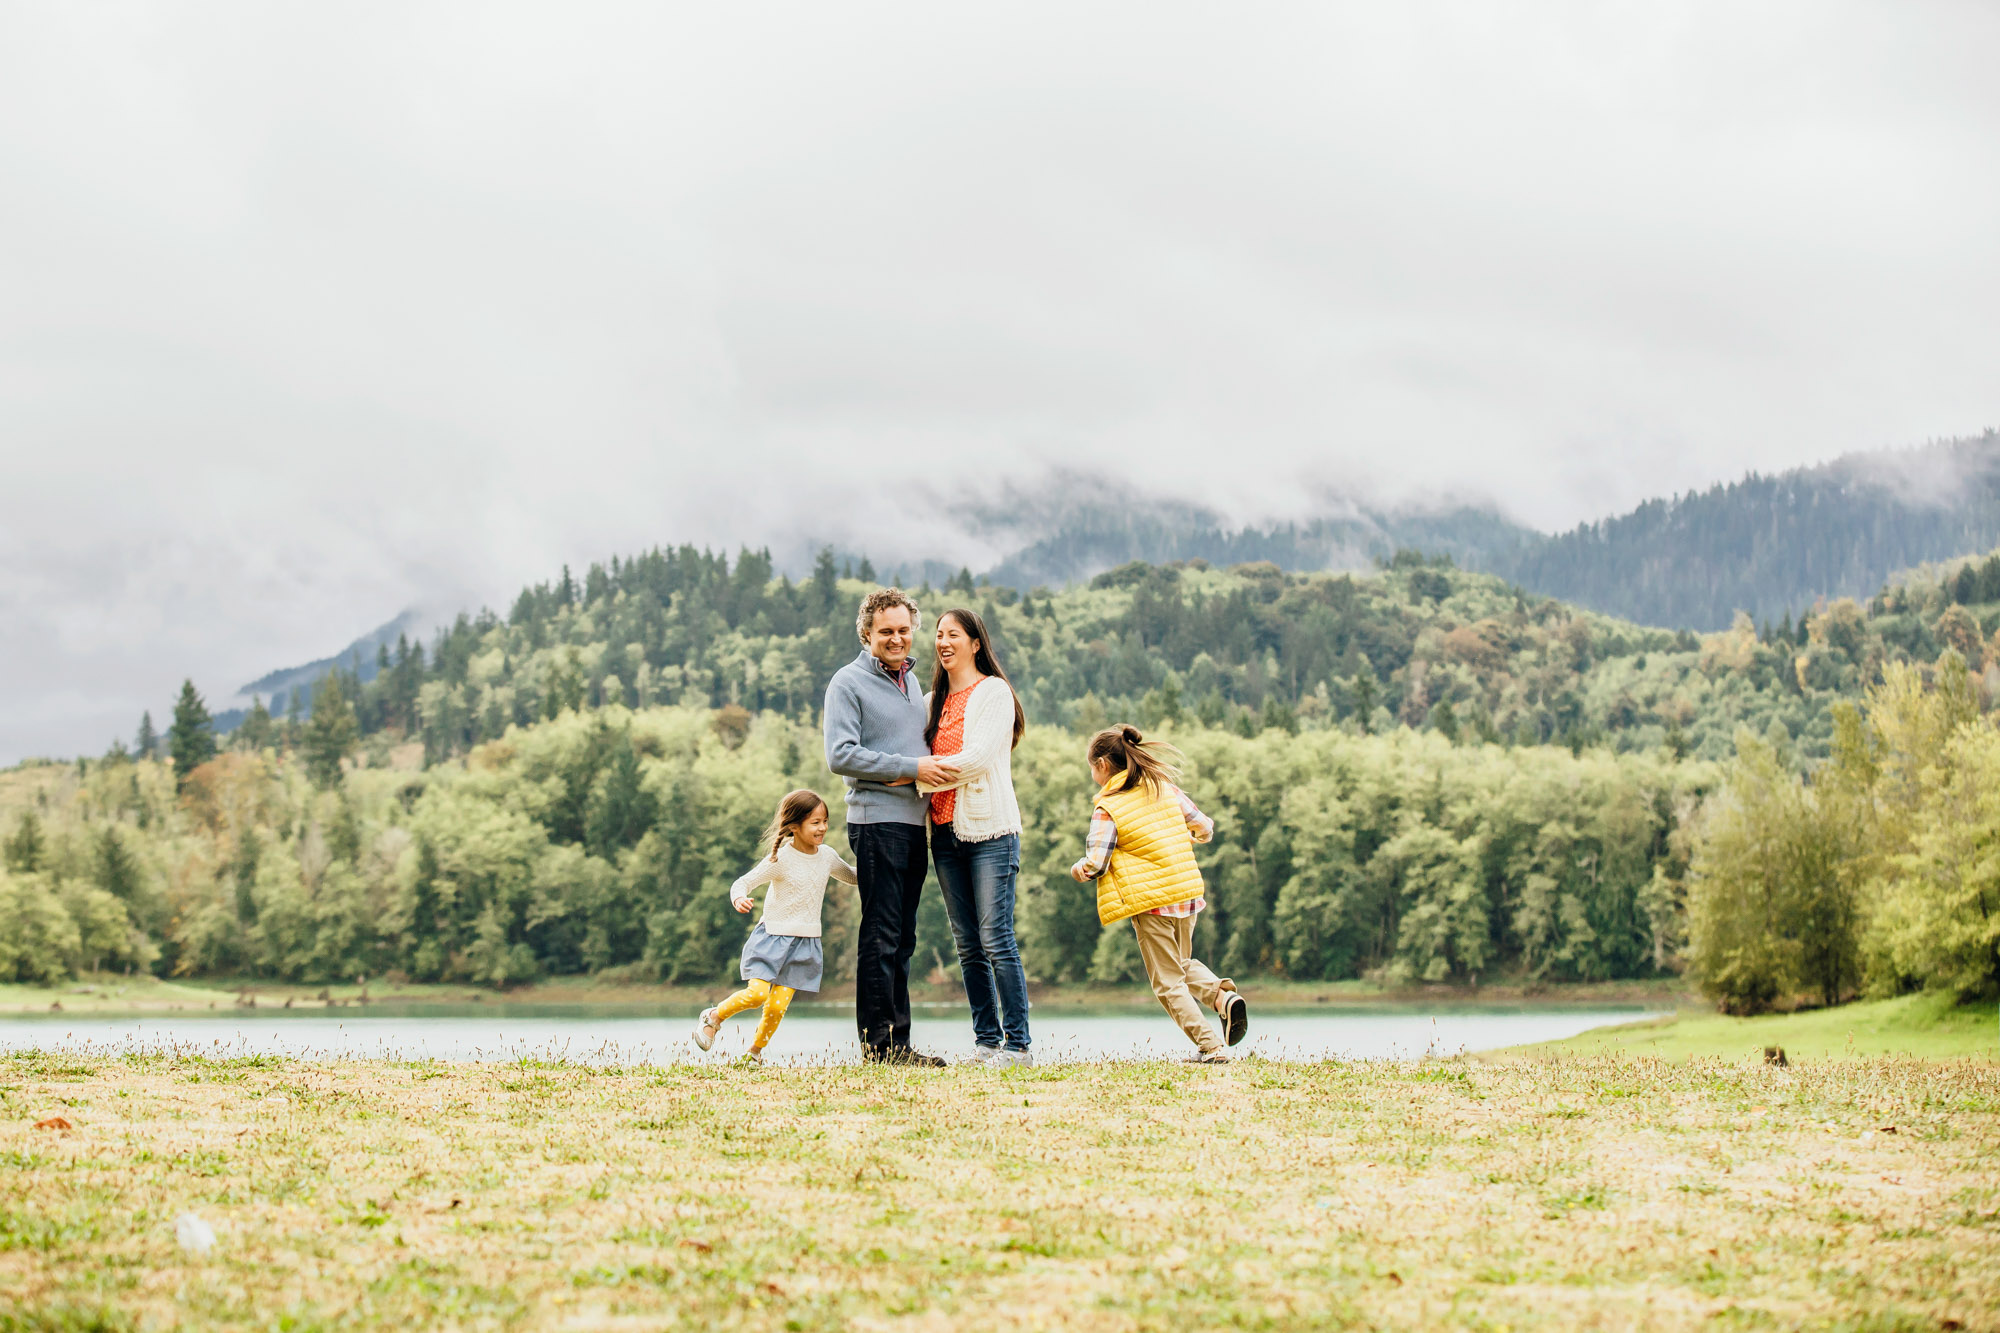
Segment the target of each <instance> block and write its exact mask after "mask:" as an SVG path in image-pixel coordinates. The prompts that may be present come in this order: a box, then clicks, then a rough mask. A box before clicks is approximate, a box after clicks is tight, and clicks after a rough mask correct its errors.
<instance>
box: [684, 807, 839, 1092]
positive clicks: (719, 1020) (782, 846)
mask: <svg viewBox="0 0 2000 1333" xmlns="http://www.w3.org/2000/svg"><path fill="white" fill-rule="evenodd" d="M826 822H827V816H826V801H825V800H824V799H823V798H822V797H821V796H820V794H819V793H818V792H815V791H807V790H804V789H801V790H799V791H795V792H792V793H791V794H789V795H788V796H786V797H785V799H784V800H782V801H780V802H778V813H777V816H776V817H775V818H773V819H772V821H771V827H770V828H769V829H767V830H765V837H766V839H768V840H769V842H770V845H771V854H770V855H769V856H767V857H764V858H763V859H761V860H759V861H758V862H757V864H756V865H754V866H752V867H751V868H750V869H749V870H748V871H747V872H745V874H744V875H743V877H742V878H741V879H739V880H737V881H736V882H735V883H734V884H732V885H730V886H729V899H730V902H731V904H732V905H733V906H734V907H735V908H736V910H737V911H739V912H748V911H749V910H750V909H751V908H752V907H754V906H755V903H754V902H753V901H752V900H751V897H750V891H751V890H752V889H754V888H756V887H757V886H758V885H759V884H768V885H770V886H771V887H770V888H769V889H768V890H767V891H766V892H765V894H764V919H763V920H762V921H759V922H758V923H757V926H756V929H754V930H752V931H751V932H750V938H749V939H748V940H747V941H745V942H744V945H743V962H742V966H741V968H740V969H739V971H740V974H741V975H742V977H743V980H744V982H745V983H746V984H745V985H744V987H743V989H742V990H740V991H737V992H736V993H735V994H734V995H732V996H730V997H729V998H728V999H726V1000H724V1001H723V1002H722V1003H721V1004H719V1005H717V1006H715V1008H713V1009H708V1010H704V1011H703V1013H702V1015H701V1020H700V1021H699V1022H698V1023H696V1024H695V1029H694V1044H695V1045H697V1046H699V1047H701V1049H703V1050H704V1051H705V1050H707V1049H708V1048H709V1047H711V1046H713V1045H714V1044H715V1037H716V1033H717V1032H719V1031H720V1030H721V1028H722V1024H723V1020H725V1019H727V1018H729V1017H731V1016H732V1015H735V1014H740V1013H742V1012H743V1011H744V1010H746V1009H755V1008H757V1007H758V1006H760V1005H761V1006H762V1007H763V1010H764V1015H763V1018H762V1019H761V1020H760V1021H759V1022H758V1024H757V1033H756V1035H755V1036H754V1037H752V1038H751V1039H750V1052H749V1054H747V1055H746V1056H744V1057H743V1058H744V1060H745V1061H746V1062H748V1063H750V1064H753V1065H760V1064H763V1063H764V1047H765V1046H766V1045H768V1044H769V1043H770V1040H771V1036H772V1034H773V1033H775V1032H776V1031H777V1030H778V1024H779V1023H780V1022H782V1021H783V1020H784V1017H785V1010H786V1009H788V1008H789V1007H790V1006H791V1003H792V996H794V995H796V994H797V993H798V992H800V991H805V992H806V993H807V994H817V993H818V991H819V983H820V978H821V976H822V975H823V974H824V973H825V970H826V955H825V952H824V950H823V948H822V946H821V944H820V922H819V909H820V904H821V903H822V902H823V901H825V898H826V881H827V878H828V877H829V876H831V877H832V878H834V879H837V880H839V881H840V882H841V883H843V884H853V883H854V882H855V874H854V867H853V866H851V865H849V864H847V862H845V861H843V860H841V859H840V853H838V852H836V851H834V850H833V848H831V847H829V846H827V845H826Z"/></svg>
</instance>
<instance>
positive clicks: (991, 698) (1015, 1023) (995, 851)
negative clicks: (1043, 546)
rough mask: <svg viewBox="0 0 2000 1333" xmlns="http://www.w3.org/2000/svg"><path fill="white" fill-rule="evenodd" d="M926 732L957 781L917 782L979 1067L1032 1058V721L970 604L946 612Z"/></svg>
mask: <svg viewBox="0 0 2000 1333" xmlns="http://www.w3.org/2000/svg"><path fill="white" fill-rule="evenodd" d="M925 703H926V706H927V707H928V709H929V710H930V711H929V719H928V722H927V724H926V725H925V727H924V739H925V740H926V741H927V742H929V743H930V747H931V754H932V755H933V756H934V757H935V758H937V759H938V761H939V762H940V763H941V764H944V765H946V766H948V767H951V768H952V776H951V781H949V782H948V783H944V784H941V785H938V786H932V785H930V784H928V783H924V782H919V783H918V784H917V789H918V791H920V792H922V793H923V794H924V795H925V796H928V797H929V798H930V817H931V861H932V863H933V864H934V865H936V866H937V875H938V883H939V884H941V885H942V886H943V887H944V905H945V911H946V913H947V914H948V915H949V916H950V918H951V933H952V937H953V939H955V940H956V941H957V943H958V970H959V972H960V974H961V975H962V976H963V978H964V981H965V999H966V1003H968V1004H970V1005H971V1006H972V1034H973V1037H974V1039H975V1040H977V1041H978V1043H979V1048H978V1050H977V1052H976V1053H975V1054H974V1055H973V1057H972V1061H973V1063H975V1064H984V1065H991V1066H993V1067H994V1068H1007V1067H1010V1066H1015V1065H1031V1064H1033V1063H1034V1062H1035V1057H1034V1055H1033V1054H1032V1053H1031V1052H1030V1051H1029V1049H1028V974H1027V973H1026V972H1025V971H1023V970H1022V967H1021V949H1020V946H1019V945H1018V944H1017V943H1016V942H1015V939H1014V882H1015V880H1016V879H1017V878H1018V877H1019V875H1020V872H1021V807H1020V806H1019V804H1018V803H1016V801H1015V800H1014V774H1013V765H1012V756H1013V753H1014V747H1015V746H1016V745H1018V744H1020V742H1021V733H1022V731H1024V730H1025V729H1026V727H1027V718H1026V717H1025V716H1024V715H1023V714H1022V712H1021V703H1020V700H1018V699H1016V698H1015V697H1014V689H1013V686H1011V685H1009V684H1008V683H1007V673H1006V672H1005V671H1002V670H1001V669H1000V663H999V661H998V660H996V659H995V658H994V656H993V643H992V640H991V639H989V638H988V637H987V635H986V622H985V621H983V620H981V619H980V618H979V616H978V615H977V614H975V613H974V612H971V611H966V610H952V611H947V612H945V613H944V614H943V615H942V616H939V617H938V626H937V660H936V663H935V665H934V667H933V668H932V672H931V693H930V698H929V699H928V700H926V701H925Z"/></svg>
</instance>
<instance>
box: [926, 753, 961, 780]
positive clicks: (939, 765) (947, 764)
mask: <svg viewBox="0 0 2000 1333" xmlns="http://www.w3.org/2000/svg"><path fill="white" fill-rule="evenodd" d="M958 768H959V764H958V760H957V759H956V758H954V757H950V756H947V757H946V758H943V759H938V758H936V757H934V756H930V755H926V756H925V757H924V758H922V759H919V760H918V761H917V781H919V782H921V783H923V784H924V785H925V786H926V787H945V786H949V785H950V784H951V783H953V782H955V781H956V780H957V779H958Z"/></svg>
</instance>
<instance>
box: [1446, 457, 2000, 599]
mask: <svg viewBox="0 0 2000 1333" xmlns="http://www.w3.org/2000/svg"><path fill="white" fill-rule="evenodd" d="M1996 544H2000V432H1996V431H1994V430H1990V429H1989V430H1988V431H1986V432H1985V433H1984V434H1982V435H1979V436H1976V437H1972V438H1966V439H1955V440H1947V441H1943V442H1940V443H1936V444H1929V445H1924V446H1921V447H1918V448H1914V449H1906V450H1890V451H1883V452H1879V453H1866V454H1849V455H1846V456H1844V457H1842V458H1837V459H1835V460H1834V461H1832V462H1830V463H1823V464H1820V465H1818V466H1816V467H1808V468H1797V469H1794V470H1792V471H1789V472H1781V473H1777V474H1776V475H1773V476H1759V475H1757V474H1755V473H1752V474H1750V475H1749V476H1746V477H1744V478H1743V479H1742V480H1741V481H1737V482H1731V483H1729V484H1728V485H1719V484H1718V485H1716V486H1712V487H1710V488H1709V489H1708V490H1706V491H1698V492H1696V491H1691V492H1689V493H1687V494H1686V495H1677V496H1675V497H1673V498H1672V499H1667V500H1648V501H1647V502H1646V503H1644V504H1642V505H1640V506H1639V507H1638V508H1637V509H1634V510H1633V511H1632V512H1631V513H1629V514H1623V515H1620V516H1618V517H1615V518H1608V519H1604V520H1601V521H1599V522H1596V523H1585V524H1582V525H1580V526H1578V527H1576V528H1573V529H1571V530H1570V531H1568V532H1565V533H1563V534H1561V535H1560V536H1556V537H1551V538H1546V539H1543V540H1541V541H1536V542H1532V543H1525V544H1523V545H1522V546H1520V547H1518V548H1516V549H1515V550H1514V551H1512V552H1511V553H1504V554H1502V555H1501V556H1500V557H1499V558H1496V559H1491V560H1488V561H1484V562H1481V561H1474V562H1473V563H1475V564H1478V565H1479V567H1481V568H1484V569H1488V570H1490V571H1492V572H1494V573H1497V574H1501V575H1504V576H1506V577H1508V578H1511V579H1513V580H1514V581H1515V582H1517V583H1519V584H1521V585H1522V586H1523V587H1525V588H1528V589H1530V590H1532V591H1534V592H1537V593H1541V594H1543V595H1545V596H1550V597H1559V598H1561V599H1563V600H1564V601H1570V602H1575V603H1577V604H1579V605H1582V606H1587V607H1589V608H1590V609H1592V610H1594V611H1601V612H1604V613H1606V614H1609V615H1616V616H1621V617H1623V618H1625V619H1627V620H1633V621H1637V622H1638V623H1640V624H1644V625H1661V626H1665V627H1667V628H1671V629H1683V628H1685V629H1697V630H1713V629H1724V628H1727V627H1728V625H1729V623H1730V620H1731V619H1732V618H1733V617H1734V615H1735V613H1736V612H1737V611H1739V610H1740V611H1745V612H1748V613H1749V614H1750V616H1751V617H1752V619H1755V620H1776V619H1778V618H1779V617H1780V616H1782V615H1785V614H1788V613H1789V614H1794V615H1795V614H1797V613H1798V612H1799V611H1800V610H1802V609H1804V608H1807V607H1810V606H1811V605H1812V604H1813V603H1814V602H1815V601H1817V600H1818V599H1819V598H1822V597H1857V598H1858V597H1866V596H1869V595H1870V594H1872V593H1874V592H1875V591H1877V590H1878V589H1880V588H1881V587H1882V586H1883V584H1884V583H1885V582H1887V581H1888V580H1889V578H1890V577H1891V576H1892V575H1894V574H1896V573H1897V572H1898V571H1900V570H1904V569H1907V568H1909V567H1911V566H1913V565H1919V564H1923V563H1924V562H1926V561H1933V560H1945V559H1950V558H1951V557H1954V556H1958V555H1963V554H1966V553H1968V552H1974V551H1985V550H1988V549H1990V548H1992V547H1993V546H1995V545H1996Z"/></svg>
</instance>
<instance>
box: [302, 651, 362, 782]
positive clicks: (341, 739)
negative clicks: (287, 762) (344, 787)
mask: <svg viewBox="0 0 2000 1333" xmlns="http://www.w3.org/2000/svg"><path fill="white" fill-rule="evenodd" d="M360 739H361V729H360V727H359V726H358V725H356V723H355V720H354V708H353V706H352V705H351V704H349V703H348V702H347V695H346V694H345V692H344V691H342V689H341V688H340V673H339V672H335V671H329V672H328V673H327V674H326V675H324V676H321V677H320V679H319V684H317V685H315V686H314V687H313V709H312V720H311V721H310V722H308V723H306V728H305V734H304V735H303V736H302V737H301V738H300V740H299V752H300V753H301V754H302V755H303V756H304V757H305V761H306V774H307V776H309V777H310V778H311V779H312V781H313V785H315V786H318V787H334V786H338V785H339V784H340V763H341V760H343V759H345V758H347V756H348V755H350V754H352V753H353V752H354V746H355V743H356V742H357V741H359V740H360Z"/></svg>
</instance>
